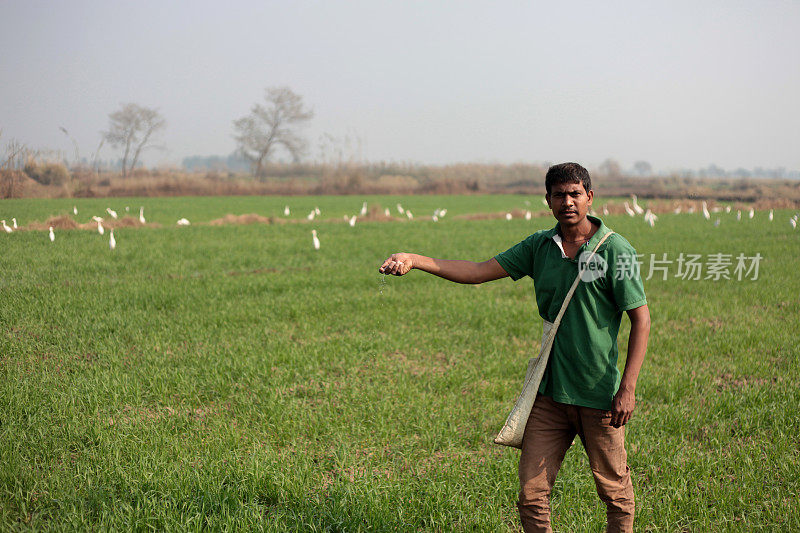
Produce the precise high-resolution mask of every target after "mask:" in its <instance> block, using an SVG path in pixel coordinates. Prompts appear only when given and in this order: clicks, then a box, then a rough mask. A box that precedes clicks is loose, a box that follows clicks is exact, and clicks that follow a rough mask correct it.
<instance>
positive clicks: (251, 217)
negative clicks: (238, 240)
mask: <svg viewBox="0 0 800 533" xmlns="http://www.w3.org/2000/svg"><path fill="white" fill-rule="evenodd" d="M283 222H284V220H281V219H278V218H275V217H262V216H261V215H257V214H255V213H250V214H247V215H231V214H227V215H225V216H224V217H222V218H215V219H214V220H212V221H211V222H209V223H208V225H209V226H225V225H228V224H281V223H283Z"/></svg>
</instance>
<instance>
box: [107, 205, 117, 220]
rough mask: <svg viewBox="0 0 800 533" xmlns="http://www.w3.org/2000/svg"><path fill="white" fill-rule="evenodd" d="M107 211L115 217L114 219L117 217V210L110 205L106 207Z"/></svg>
mask: <svg viewBox="0 0 800 533" xmlns="http://www.w3.org/2000/svg"><path fill="white" fill-rule="evenodd" d="M106 213H108V214H109V215H111V218H113V219H116V218H117V212H116V211H114V210H113V209H111V208H110V207H106Z"/></svg>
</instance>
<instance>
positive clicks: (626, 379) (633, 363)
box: [611, 305, 650, 428]
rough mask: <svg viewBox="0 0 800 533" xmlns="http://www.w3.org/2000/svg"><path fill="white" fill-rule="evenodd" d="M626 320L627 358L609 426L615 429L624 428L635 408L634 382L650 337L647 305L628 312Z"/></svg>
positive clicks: (637, 376)
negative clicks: (627, 332)
mask: <svg viewBox="0 0 800 533" xmlns="http://www.w3.org/2000/svg"><path fill="white" fill-rule="evenodd" d="M628 318H630V319H631V335H630V337H629V339H628V358H627V359H626V360H625V370H624V371H623V373H622V379H621V380H620V383H619V390H618V391H617V394H616V395H615V396H614V401H613V403H612V408H611V425H612V426H614V427H615V428H618V427H620V426H624V425H625V424H626V423H627V422H628V420H630V418H631V415H633V409H634V408H635V407H636V380H637V379H638V378H639V370H641V368H642V362H644V354H645V352H646V351H647V339H648V337H649V336H650V310H649V309H648V308H647V305H643V306H641V307H637V308H636V309H631V310H630V311H628Z"/></svg>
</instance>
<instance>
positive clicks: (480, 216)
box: [453, 209, 550, 220]
mask: <svg viewBox="0 0 800 533" xmlns="http://www.w3.org/2000/svg"><path fill="white" fill-rule="evenodd" d="M507 213H511V217H512V218H515V219H519V218H525V211H523V210H522V209H512V210H511V211H504V212H502V213H470V214H466V215H456V216H454V217H453V218H455V219H459V220H493V219H498V218H506V214H507ZM549 214H550V211H531V217H544V216H547V215H549Z"/></svg>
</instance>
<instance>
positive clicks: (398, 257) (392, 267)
mask: <svg viewBox="0 0 800 533" xmlns="http://www.w3.org/2000/svg"><path fill="white" fill-rule="evenodd" d="M412 258H413V256H412V255H411V254H406V253H399V254H392V255H391V256H390V257H389V258H388V259H387V260H386V261H384V262H383V264H382V265H381V267H380V268H379V269H378V272H380V273H381V274H393V275H395V276H402V275H403V274H406V273H408V272H409V271H410V270H411V269H412V268H414V263H413V261H412Z"/></svg>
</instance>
